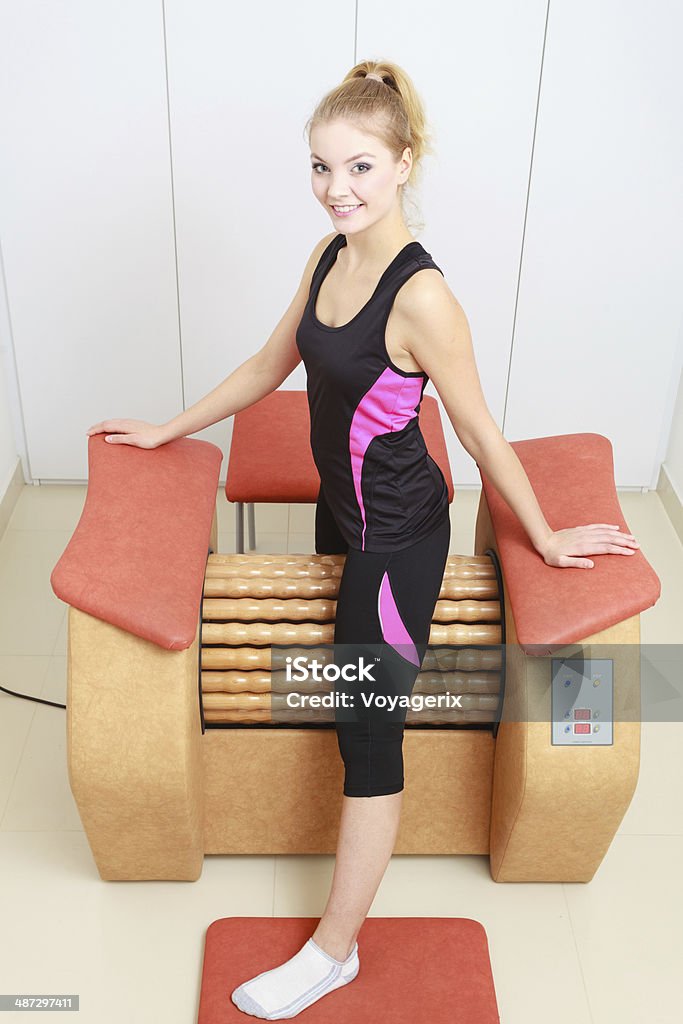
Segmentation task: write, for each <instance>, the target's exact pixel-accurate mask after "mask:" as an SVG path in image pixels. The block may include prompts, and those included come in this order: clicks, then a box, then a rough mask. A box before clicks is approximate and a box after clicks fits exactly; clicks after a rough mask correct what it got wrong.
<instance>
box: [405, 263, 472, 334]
mask: <svg viewBox="0 0 683 1024" xmlns="http://www.w3.org/2000/svg"><path fill="white" fill-rule="evenodd" d="M394 305H395V307H396V308H397V310H398V311H399V313H400V315H401V318H402V319H405V320H406V321H407V322H409V323H412V324H413V325H415V326H416V327H418V328H419V327H422V326H424V325H425V322H431V323H434V321H435V320H441V319H445V320H448V319H452V318H453V316H458V315H462V316H464V315H465V313H464V310H463V308H462V306H461V305H460V303H459V302H458V300H457V299H456V297H455V295H454V294H453V292H452V291H451V289H450V287H449V285H448V282H447V281H446V279H445V277H444V276H443V274H442V273H441V271H440V270H436V269H435V268H434V267H423V268H422V269H421V270H418V271H417V272H416V273H415V274H412V275H411V277H409V278H408V280H407V281H406V282H405V284H403V285H402V286H401V288H399V290H398V292H397V294H396V301H395V303H394Z"/></svg>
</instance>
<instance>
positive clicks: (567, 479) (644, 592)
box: [479, 433, 661, 655]
mask: <svg viewBox="0 0 683 1024" xmlns="http://www.w3.org/2000/svg"><path fill="white" fill-rule="evenodd" d="M511 445H512V448H513V449H514V450H515V452H516V453H517V456H518V458H519V460H520V462H521V463H522V466H523V467H524V470H525V472H526V474H527V476H528V477H529V481H530V483H531V486H532V488H533V490H534V493H535V495H536V497H537V499H538V503H539V505H540V506H541V509H542V511H543V514H544V516H545V518H546V520H547V522H548V525H549V526H550V527H551V529H553V530H564V529H568V528H569V527H572V526H587V525H589V524H590V523H613V524H615V525H617V524H618V525H619V526H620V528H621V529H622V530H623V531H624V532H625V533H630V532H631V531H630V530H629V528H628V525H627V523H626V520H625V519H624V516H623V514H622V511H621V506H620V505H619V499H618V497H617V491H616V487H615V484H614V462H613V458H612V445H611V442H610V441H609V439H608V438H606V437H603V436H602V434H588V433H587V434H561V435H559V436H557V437H535V438H530V439H529V440H525V441H513V442H511ZM479 472H480V474H481V479H482V485H483V489H484V494H485V496H486V501H487V503H488V507H489V511H490V513H491V521H492V523H493V529H494V532H495V535H496V541H497V544H498V553H499V556H500V562H501V566H502V570H503V576H504V578H505V585H506V588H507V591H508V595H509V600H510V603H511V605H512V614H513V618H514V621H515V628H516V630H517V638H518V642H519V644H520V646H521V647H522V648H523V649H524V650H525V652H526V653H527V654H535V655H546V654H551V653H552V652H553V651H554V650H557V649H558V648H560V647H563V646H565V645H566V644H571V643H578V642H579V641H580V640H583V639H585V638H586V637H588V636H591V635H592V634H593V633H597V632H598V631H599V630H601V629H606V628H607V627H608V626H612V625H614V624H615V623H617V622H622V621H623V620H624V619H628V618H630V617H631V616H632V615H636V614H637V613H638V612H641V611H644V610H645V609H646V608H650V607H651V606H652V605H653V604H655V602H656V601H657V600H658V598H659V596H660V593H661V583H660V580H659V577H658V576H657V574H656V573H655V571H654V569H653V568H652V566H651V565H650V564H649V562H648V561H647V560H646V558H645V556H644V555H643V553H642V551H641V550H640V549H637V550H636V554H634V555H616V554H603V555H591V556H590V558H591V560H592V561H593V562H594V563H595V564H594V566H593V568H592V569H578V568H576V569H573V568H564V569H561V568H558V567H556V566H550V565H546V564H545V562H544V561H543V558H542V557H541V556H540V555H539V554H538V552H537V551H536V549H535V548H534V547H533V545H532V543H531V541H530V539H529V537H528V535H527V533H526V530H525V529H524V527H523V526H522V524H521V523H520V521H519V520H518V519H517V516H516V515H515V514H514V513H513V512H512V510H511V509H510V507H509V505H508V504H507V502H506V501H504V499H503V498H501V496H500V494H499V493H498V492H497V491H496V489H495V487H494V486H493V484H492V483H491V482H490V480H488V479H487V478H486V475H485V474H484V473H483V472H482V470H481V467H480V469H479Z"/></svg>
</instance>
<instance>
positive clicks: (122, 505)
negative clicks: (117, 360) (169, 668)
mask: <svg viewBox="0 0 683 1024" xmlns="http://www.w3.org/2000/svg"><path fill="white" fill-rule="evenodd" d="M104 437H105V435H104V434H93V435H92V436H91V437H90V438H89V441H88V490H87V493H86V499H85V505H84V507H83V512H82V513H81V518H80V519H79V521H78V525H77V526H76V529H75V531H74V534H73V536H72V538H71V540H70V541H69V543H68V545H67V546H66V548H65V550H64V553H63V555H62V556H61V558H60V559H59V561H58V562H57V564H56V566H55V567H54V569H53V570H52V575H51V576H50V583H51V584H52V589H53V590H54V592H55V594H56V595H57V597H59V598H61V600H62V601H66V602H67V604H70V605H73V607H74V608H79V609H80V610H81V611H84V612H87V613H88V614H89V615H94V616H95V617H96V618H98V619H102V620H104V621H105V622H111V623H112V625H114V626H119V627H120V628H121V629H125V630H127V632H129V633H134V634H135V635H136V636H139V637H142V638H143V639H145V640H151V641H152V643H155V644H158V645H159V646H160V647H164V648H166V649H167V650H171V651H180V650H184V649H185V648H187V647H189V646H190V645H191V644H192V642H193V641H194V638H195V636H196V633H197V624H198V622H199V615H200V611H201V600H202V593H203V589H204V576H205V572H206V559H207V555H208V550H209V537H210V534H211V524H212V522H213V514H214V510H215V507H216V492H217V488H218V475H219V472H220V466H221V461H222V458H223V453H222V452H221V450H220V448H218V447H217V446H216V445H215V444H211V443H210V442H208V441H200V440H198V439H192V438H187V437H182V438H178V439H177V440H175V441H170V442H169V443H168V444H165V445H162V446H161V447H159V448H154V449H151V450H148V449H144V448H136V447H134V446H133V445H127V444H109V443H107V442H106V441H105V440H104Z"/></svg>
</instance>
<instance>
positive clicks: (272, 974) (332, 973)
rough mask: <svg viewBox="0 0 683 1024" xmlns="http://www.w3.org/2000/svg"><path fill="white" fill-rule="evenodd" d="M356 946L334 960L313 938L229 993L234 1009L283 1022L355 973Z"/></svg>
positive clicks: (343, 983)
mask: <svg viewBox="0 0 683 1024" xmlns="http://www.w3.org/2000/svg"><path fill="white" fill-rule="evenodd" d="M359 967H360V959H359V957H358V943H357V942H356V943H355V944H354V947H353V949H352V950H351V952H350V953H349V955H348V956H347V958H346V960H335V959H334V957H332V956H330V955H329V953H326V952H325V950H324V949H321V948H320V946H319V945H318V944H317V943H316V942H314V941H313V937H312V936H311V938H310V939H308V940H307V942H306V943H305V944H304V945H303V946H302V947H301V949H300V950H299V952H298V953H295V954H294V956H293V957H291V959H289V960H287V961H286V962H285V963H284V964H280V966H279V967H274V968H273V969H272V970H270V971H263V972H262V973H261V974H257V975H256V977H255V978H251V979H250V980H249V981H245V982H244V984H242V985H239V986H238V987H237V988H236V989H235V990H234V991H233V992H232V994H231V996H230V998H231V999H232V1001H233V1003H234V1004H235V1006H237V1007H239V1009H240V1010H243V1011H244V1012H245V1013H250V1014H252V1016H254V1017H262V1018H263V1019H264V1020H284V1019H285V1018H287V1017H295V1016H296V1015H297V1013H300V1012H301V1010H304V1009H305V1008H306V1007H307V1006H310V1005H311V1003H314V1002H315V1001H316V1000H317V999H320V997H321V996H324V995H327V993H328V992H332V991H333V989H335V988H340V986H341V985H346V984H347V982H349V981H352V980H353V978H355V977H356V975H357V974H358V969H359Z"/></svg>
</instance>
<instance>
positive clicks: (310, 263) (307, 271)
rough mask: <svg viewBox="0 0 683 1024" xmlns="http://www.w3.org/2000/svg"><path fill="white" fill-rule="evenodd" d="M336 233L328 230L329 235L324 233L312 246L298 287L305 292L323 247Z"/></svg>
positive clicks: (323, 249)
mask: <svg viewBox="0 0 683 1024" xmlns="http://www.w3.org/2000/svg"><path fill="white" fill-rule="evenodd" d="M338 234H339V232H338V231H330V233H329V235H325V236H324V238H321V239H320V241H319V242H317V243H316V245H315V246H314V247H313V251H312V252H311V255H310V256H309V257H308V260H307V262H306V266H305V267H304V272H303V274H302V276H301V285H300V287H301V289H302V291H304V292H306V293H307V292H308V290H309V288H310V286H311V278H312V277H313V271H314V270H315V268H316V267H317V265H318V261H319V260H320V257H321V256H322V254H323V253H324V251H325V249H326V248H327V247H328V245H329V244H330V242H331V241H332V239H333V238H336V237H337V235H338Z"/></svg>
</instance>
